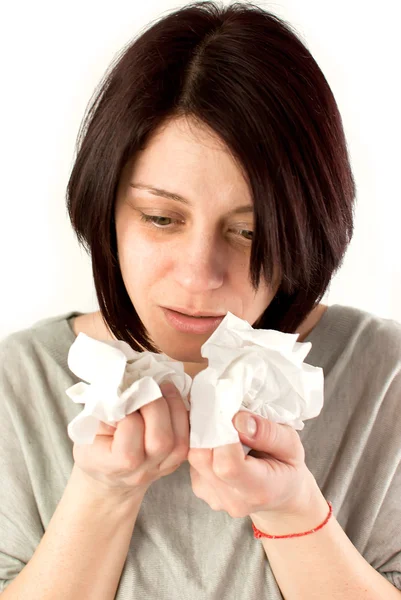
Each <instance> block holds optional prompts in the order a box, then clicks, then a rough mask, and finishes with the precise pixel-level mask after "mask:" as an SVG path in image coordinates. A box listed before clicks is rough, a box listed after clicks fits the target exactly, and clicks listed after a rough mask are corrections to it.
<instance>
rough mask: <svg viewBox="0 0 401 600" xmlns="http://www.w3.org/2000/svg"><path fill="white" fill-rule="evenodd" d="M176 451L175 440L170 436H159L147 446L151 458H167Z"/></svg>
mask: <svg viewBox="0 0 401 600" xmlns="http://www.w3.org/2000/svg"><path fill="white" fill-rule="evenodd" d="M173 450H174V439H173V438H172V437H171V436H170V435H167V434H166V435H159V436H158V437H155V438H154V439H152V440H151V441H150V442H149V443H148V444H147V445H146V452H147V453H148V454H149V455H150V456H167V455H169V454H171V452H172V451H173Z"/></svg>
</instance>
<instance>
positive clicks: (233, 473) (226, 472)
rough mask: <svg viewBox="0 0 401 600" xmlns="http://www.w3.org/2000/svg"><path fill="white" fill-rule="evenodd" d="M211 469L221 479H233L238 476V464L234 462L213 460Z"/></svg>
mask: <svg viewBox="0 0 401 600" xmlns="http://www.w3.org/2000/svg"><path fill="white" fill-rule="evenodd" d="M213 471H214V472H215V474H216V475H217V476H218V477H222V478H223V479H225V478H227V479H235V478H236V477H238V476H239V470H238V465H237V464H236V463H235V462H232V461H228V460H224V462H215V463H214V464H213Z"/></svg>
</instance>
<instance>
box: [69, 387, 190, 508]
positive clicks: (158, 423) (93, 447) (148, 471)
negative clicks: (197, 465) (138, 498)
mask: <svg viewBox="0 0 401 600" xmlns="http://www.w3.org/2000/svg"><path fill="white" fill-rule="evenodd" d="M160 389H161V391H162V394H163V396H162V397H161V398H158V399H157V400H154V401H153V402H150V403H149V404H146V405H145V406H143V407H142V408H140V409H139V410H137V411H135V412H133V413H131V414H130V415H127V416H126V417H125V418H124V419H122V420H121V421H119V422H118V423H117V425H116V427H112V426H111V425H107V424H106V423H103V422H101V424H100V427H99V430H98V432H97V434H96V437H95V440H94V441H93V444H76V443H75V444H74V448H73V456H74V460H75V464H76V465H77V466H78V467H79V469H80V470H81V471H82V472H83V473H84V474H85V475H86V476H87V477H89V478H90V481H91V480H94V481H95V482H96V483H97V484H99V483H100V484H101V486H103V487H105V489H106V490H110V492H116V493H117V494H119V493H121V494H122V495H123V496H124V497H125V496H130V495H132V494H135V495H136V494H137V493H139V494H145V493H146V490H147V489H148V487H149V486H150V485H151V484H152V483H153V482H154V481H156V480H157V479H160V477H164V475H169V474H170V473H172V472H173V471H175V470H176V469H177V468H178V467H179V466H180V465H181V464H182V463H183V462H184V461H185V460H186V459H187V456H188V451H189V412H188V410H187V409H186V407H185V405H184V402H183V400H182V398H181V395H180V393H179V392H178V390H177V389H176V387H175V386H174V385H173V384H172V383H170V382H164V383H162V384H161V385H160Z"/></svg>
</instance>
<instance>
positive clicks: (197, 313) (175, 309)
mask: <svg viewBox="0 0 401 600" xmlns="http://www.w3.org/2000/svg"><path fill="white" fill-rule="evenodd" d="M163 308H167V310H172V311H173V312H176V313H178V314H181V315H185V316H187V317H213V318H214V319H217V318H220V317H225V315H226V313H215V312H210V311H200V310H197V311H195V310H194V311H191V310H186V309H185V308H178V307H176V306H164V307H163Z"/></svg>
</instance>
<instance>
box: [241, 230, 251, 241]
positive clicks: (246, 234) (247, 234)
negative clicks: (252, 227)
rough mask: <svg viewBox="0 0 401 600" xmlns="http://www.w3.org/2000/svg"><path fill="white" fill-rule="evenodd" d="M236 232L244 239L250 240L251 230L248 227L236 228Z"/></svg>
mask: <svg viewBox="0 0 401 600" xmlns="http://www.w3.org/2000/svg"><path fill="white" fill-rule="evenodd" d="M238 233H239V234H240V235H241V236H242V237H244V238H245V239H246V240H249V241H252V239H253V231H249V230H248V229H238Z"/></svg>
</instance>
